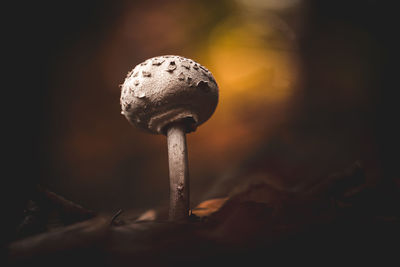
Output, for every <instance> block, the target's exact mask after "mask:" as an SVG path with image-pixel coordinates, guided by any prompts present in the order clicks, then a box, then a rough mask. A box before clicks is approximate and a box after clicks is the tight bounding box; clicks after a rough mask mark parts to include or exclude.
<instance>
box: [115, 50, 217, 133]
mask: <svg viewBox="0 0 400 267" xmlns="http://www.w3.org/2000/svg"><path fill="white" fill-rule="evenodd" d="M120 100H121V108H122V112H121V113H122V114H123V115H124V116H125V117H126V118H127V119H128V120H129V121H130V122H131V123H132V124H134V125H135V126H137V127H139V128H142V129H144V130H147V131H150V132H152V133H155V134H165V131H164V129H165V127H166V126H167V125H168V124H170V123H173V122H177V121H184V122H185V125H187V132H191V131H194V130H196V128H197V126H199V125H200V124H202V123H204V122H205V121H206V120H208V119H209V118H210V116H211V115H212V114H213V112H214V111H215V108H216V106H217V103H218V85H217V83H216V81H215V79H214V77H213V76H212V74H211V72H210V71H208V70H207V69H206V68H204V67H203V66H201V65H200V64H198V63H196V62H195V61H193V60H191V59H186V58H183V57H180V56H161V57H155V58H151V59H148V60H146V61H145V62H143V63H140V64H139V65H137V66H136V67H135V68H134V69H133V70H132V71H131V72H130V73H129V74H128V76H127V78H126V79H125V82H124V84H123V85H122V92H121V99H120Z"/></svg>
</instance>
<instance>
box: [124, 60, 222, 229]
mask: <svg viewBox="0 0 400 267" xmlns="http://www.w3.org/2000/svg"><path fill="white" fill-rule="evenodd" d="M120 102H121V108H122V112H121V113H122V114H123V115H124V116H125V117H126V118H127V119H128V121H129V122H131V123H132V124H133V125H134V126H137V127H139V128H141V129H144V130H146V131H148V132H150V133H153V134H163V135H166V136H167V143H168V160H169V178H170V207H169V220H171V221H181V220H185V219H187V218H188V216H189V170H188V158H187V146H186V134H187V133H190V132H193V131H195V130H196V128H197V126H199V125H200V124H202V123H204V122H205V121H207V120H208V119H209V118H210V117H211V115H212V114H213V113H214V111H215V108H216V106H217V103H218V85H217V83H216V81H215V79H214V77H213V76H212V74H211V72H210V71H209V70H207V69H206V68H205V67H203V66H201V65H200V64H199V63H196V62H195V61H193V60H191V59H187V58H184V57H180V56H160V57H154V58H151V59H148V60H146V61H144V62H143V63H140V64H138V65H137V66H136V67H135V68H134V69H133V70H132V71H131V72H129V73H128V75H127V77H126V79H125V81H124V83H123V85H122V91H121V99H120Z"/></svg>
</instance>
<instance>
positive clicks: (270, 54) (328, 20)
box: [3, 0, 399, 212]
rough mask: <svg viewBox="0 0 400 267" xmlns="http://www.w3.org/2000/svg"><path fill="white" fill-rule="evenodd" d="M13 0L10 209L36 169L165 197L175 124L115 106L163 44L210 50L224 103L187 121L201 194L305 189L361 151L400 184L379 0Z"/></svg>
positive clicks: (57, 181) (56, 177)
mask: <svg viewBox="0 0 400 267" xmlns="http://www.w3.org/2000/svg"><path fill="white" fill-rule="evenodd" d="M18 5H19V6H17V7H15V9H13V10H14V11H15V12H13V13H11V14H12V16H11V18H10V19H8V21H7V23H6V24H5V25H6V26H7V25H8V28H9V32H10V37H7V41H11V43H10V46H11V48H10V49H9V50H7V51H6V53H7V54H8V56H10V57H11V58H12V60H11V63H10V64H9V65H8V66H9V67H8V69H9V70H11V71H12V74H13V75H11V76H9V78H10V80H11V81H10V85H7V88H6V89H5V90H8V91H9V92H11V93H12V94H13V96H12V99H11V100H10V99H9V98H3V103H4V105H3V107H6V111H5V112H3V114H6V115H7V116H8V119H9V120H10V123H11V124H10V126H7V127H5V128H4V131H5V132H7V133H8V135H9V136H8V138H6V139H4V140H5V143H6V147H7V149H8V150H5V151H4V153H5V154H6V158H7V160H8V161H7V162H6V164H5V165H7V166H6V167H7V168H10V171H9V172H4V173H8V174H7V175H5V176H4V181H8V182H10V181H11V183H12V185H8V184H6V185H5V186H4V187H3V188H4V189H5V191H7V193H9V195H11V199H10V198H8V202H7V203H13V204H12V205H11V204H9V205H7V206H8V207H9V208H10V207H11V208H14V206H15V207H16V206H18V205H19V203H23V199H24V197H25V195H26V193H27V192H29V190H31V188H32V187H33V185H35V184H36V183H40V184H42V185H43V186H45V187H47V188H49V189H50V190H52V191H54V192H56V193H58V194H60V195H63V196H65V197H66V198H68V199H70V200H72V201H74V202H76V203H79V204H81V205H83V206H85V207H87V208H90V209H92V210H95V211H100V212H112V211H116V210H118V209H121V208H122V209H136V210H146V209H148V208H153V207H159V206H165V205H167V204H168V194H169V192H168V190H169V189H168V187H169V186H168V162H167V150H166V149H167V146H166V138H165V136H156V135H149V134H147V133H144V132H141V131H140V130H138V129H136V128H134V127H132V126H131V125H130V124H129V123H128V122H127V121H126V119H125V118H124V117H123V116H122V115H121V114H120V105H119V97H120V85H121V84H122V83H123V82H124V79H125V77H126V75H127V73H128V72H129V71H130V70H131V69H132V68H133V67H135V65H137V64H139V63H141V62H142V61H144V60H146V59H147V58H150V57H154V56H159V55H166V54H176V55H181V56H184V57H187V58H191V59H193V60H195V61H197V62H199V63H201V64H203V65H204V66H206V67H207V68H208V69H209V70H210V71H211V72H212V73H213V75H214V76H215V79H216V81H217V83H218V85H219V88H220V102H219V104H218V107H217V109H216V112H215V113H214V115H213V116H212V117H211V119H210V120H209V121H208V122H206V123H205V124H204V125H202V126H200V127H199V128H198V130H197V131H196V132H194V133H191V134H189V135H188V149H189V168H190V183H191V202H192V206H195V205H197V204H198V203H199V202H201V201H203V200H206V199H209V198H213V197H220V196H225V195H227V194H229V192H231V191H232V190H234V189H235V188H237V187H240V186H243V185H245V184H248V183H254V182H260V181H263V182H266V183H270V184H273V185H275V186H277V187H283V188H287V189H288V190H301V188H302V187H303V186H305V185H306V184H310V183H314V182H315V181H317V180H319V179H324V178H325V177H327V175H329V174H330V173H332V172H336V171H338V170H342V169H343V168H345V167H347V166H348V165H350V164H352V163H353V162H355V161H356V160H362V162H363V164H364V166H365V168H366V170H367V177H368V178H369V179H382V180H385V181H390V180H394V181H397V183H398V178H399V176H398V171H397V163H398V160H397V158H398V156H397V155H398V152H397V148H398V147H399V146H398V144H399V142H398V133H399V132H398V130H396V129H397V127H395V126H396V124H398V118H397V114H398V109H399V108H398V104H396V103H395V101H396V98H395V97H394V96H395V92H396V91H397V88H396V86H395V85H396V84H397V83H395V82H394V78H395V77H396V74H395V73H394V71H395V69H396V68H395V67H394V66H395V65H394V64H395V63H394V62H393V59H392V52H393V51H394V50H392V49H391V47H390V46H391V42H390V41H391V37H392V36H393V35H394V32H393V31H392V28H391V27H392V26H393V24H392V21H390V20H393V18H394V16H391V14H392V13H393V11H392V10H394V9H393V8H392V7H390V6H388V5H387V4H385V3H384V2H380V1H372V0H371V1H317V0H222V1H211V0H206V1H194V0H193V1H188V0H169V1H162V0H147V1H128V0H115V1H85V3H82V2H74V1H54V2H51V3H31V4H29V6H28V5H24V4H18ZM7 76H8V75H7ZM10 115H11V116H10ZM396 179H397V180H396ZM11 208H10V209H11Z"/></svg>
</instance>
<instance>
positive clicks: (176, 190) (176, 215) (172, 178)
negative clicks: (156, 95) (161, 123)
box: [167, 123, 189, 221]
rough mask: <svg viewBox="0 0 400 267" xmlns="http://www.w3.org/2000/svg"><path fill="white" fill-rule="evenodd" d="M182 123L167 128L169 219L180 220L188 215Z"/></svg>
mask: <svg viewBox="0 0 400 267" xmlns="http://www.w3.org/2000/svg"><path fill="white" fill-rule="evenodd" d="M185 129H186V127H185V124H184V123H173V124H171V125H170V126H169V127H168V129H167V141H168V162H169V183H170V205H169V220H170V221H182V220H186V219H187V218H188V216H189V168H188V156H187V146H186V134H185V132H186V131H185Z"/></svg>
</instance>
